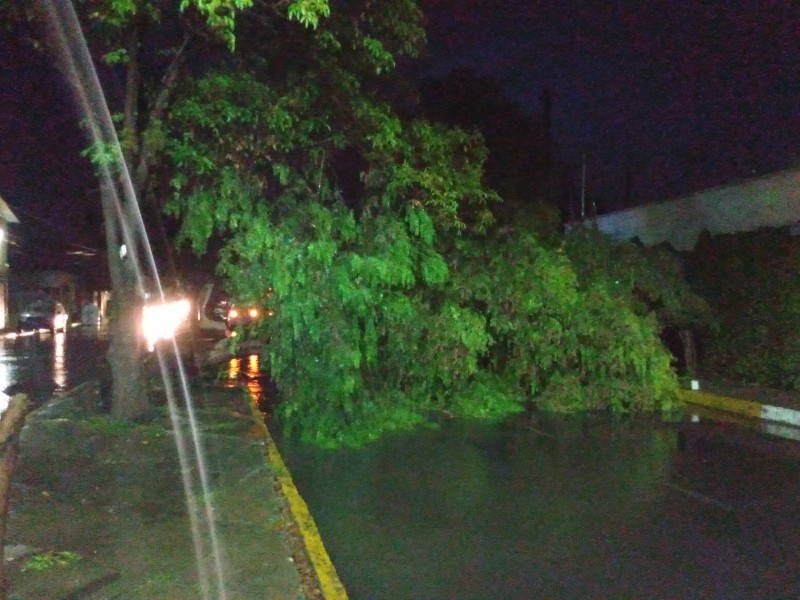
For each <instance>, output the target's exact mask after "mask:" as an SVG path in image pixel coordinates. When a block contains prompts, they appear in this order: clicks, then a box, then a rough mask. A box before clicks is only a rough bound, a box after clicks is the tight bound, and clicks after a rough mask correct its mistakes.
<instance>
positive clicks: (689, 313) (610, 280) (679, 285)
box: [566, 226, 710, 330]
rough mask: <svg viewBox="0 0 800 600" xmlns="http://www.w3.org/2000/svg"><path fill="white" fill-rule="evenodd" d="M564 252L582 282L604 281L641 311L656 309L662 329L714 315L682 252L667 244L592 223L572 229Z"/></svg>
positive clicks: (698, 322)
mask: <svg viewBox="0 0 800 600" xmlns="http://www.w3.org/2000/svg"><path fill="white" fill-rule="evenodd" d="M566 251H567V254H568V255H569V257H570V260H572V263H573V264H574V265H575V267H576V269H577V272H578V277H579V279H580V281H581V284H582V285H583V286H590V285H592V284H595V283H600V284H602V285H603V286H605V287H606V288H608V289H609V290H611V291H612V293H614V294H615V295H617V296H619V297H622V298H628V299H629V300H630V303H631V307H632V308H633V310H634V311H635V312H636V313H637V314H640V315H648V314H650V313H651V312H652V313H654V314H655V316H656V318H657V319H658V322H659V325H660V327H661V329H662V330H663V329H665V328H667V327H673V326H674V327H696V326H699V325H702V324H704V323H706V322H707V321H708V320H709V318H710V310H709V307H708V305H707V303H706V302H705V300H704V299H703V298H702V297H701V296H700V295H698V294H697V293H696V292H695V291H694V290H693V289H692V287H691V286H690V285H689V283H688V282H687V280H686V278H685V275H684V268H683V263H682V261H681V259H680V257H679V256H678V255H677V254H676V253H674V252H673V251H671V250H669V249H668V248H666V247H654V248H643V247H640V246H638V245H636V244H634V243H632V242H614V241H612V240H611V239H609V238H608V237H606V236H604V235H603V234H601V233H600V232H599V231H598V230H597V228H596V227H594V226H591V227H576V228H574V229H573V230H572V231H570V233H569V234H568V235H567V237H566Z"/></svg>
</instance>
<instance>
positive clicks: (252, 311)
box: [248, 308, 258, 319]
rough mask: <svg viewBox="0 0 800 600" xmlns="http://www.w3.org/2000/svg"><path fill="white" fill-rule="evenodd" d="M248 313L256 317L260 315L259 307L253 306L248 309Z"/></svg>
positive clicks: (253, 317) (251, 316)
mask: <svg viewBox="0 0 800 600" xmlns="http://www.w3.org/2000/svg"><path fill="white" fill-rule="evenodd" d="M248 314H249V315H250V318H252V319H255V318H256V317H258V309H257V308H251V309H250V310H249V311H248Z"/></svg>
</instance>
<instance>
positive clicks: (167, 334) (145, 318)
mask: <svg viewBox="0 0 800 600" xmlns="http://www.w3.org/2000/svg"><path fill="white" fill-rule="evenodd" d="M188 316H189V301H188V300H176V301H174V302H164V303H162V304H150V305H147V306H145V307H144V310H143V311H142V333H143V334H144V339H145V340H146V341H147V349H148V350H149V351H151V352H152V351H153V349H154V348H155V346H156V342H157V341H159V340H170V339H172V338H174V337H175V332H176V331H177V330H178V327H180V325H181V323H183V322H184V321H185V320H186V318H187V317H188Z"/></svg>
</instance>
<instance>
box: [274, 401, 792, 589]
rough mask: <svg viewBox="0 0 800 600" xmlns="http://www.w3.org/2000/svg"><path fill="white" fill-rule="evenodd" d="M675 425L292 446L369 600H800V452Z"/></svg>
mask: <svg viewBox="0 0 800 600" xmlns="http://www.w3.org/2000/svg"><path fill="white" fill-rule="evenodd" d="M681 427H682V425H680V424H676V423H664V422H658V421H652V420H643V419H640V420H635V419H634V420H627V421H625V420H612V419H609V418H608V417H573V418H564V417H553V416H545V415H542V416H534V417H532V418H528V419H518V420H515V421H511V422H507V423H504V424H495V425H492V424H486V423H467V422H459V421H446V422H444V423H443V427H442V429H441V430H440V431H430V430H422V431H417V432H414V433H411V434H403V435H395V436H392V437H390V438H388V439H386V440H384V441H383V442H381V443H378V444H374V445H372V446H369V447H367V448H364V449H361V450H341V451H319V450H314V449H312V448H309V447H304V446H301V445H299V444H297V443H295V442H292V441H291V440H285V439H284V440H281V441H280V442H279V446H280V447H281V451H282V453H283V454H284V458H285V459H286V462H287V464H288V466H289V468H290V470H291V471H292V474H293V476H294V478H295V482H296V484H297V486H298V488H299V490H300V492H301V494H302V495H303V496H304V498H305V499H306V501H307V503H308V505H309V508H310V510H311V512H312V514H313V516H314V518H315V520H316V522H317V525H318V527H319V529H320V531H321V534H322V537H323V540H324V541H325V544H326V546H327V548H328V551H329V553H330V556H331V559H332V560H333V562H334V564H335V566H336V568H337V571H338V573H339V576H340V578H341V579H342V582H343V584H344V585H345V587H346V588H347V590H348V593H349V594H350V597H351V598H353V599H354V600H363V599H376V600H378V599H386V600H389V599H391V600H403V599H409V600H411V599H419V598H437V599H438V598H457V599H464V600H471V599H475V600H478V599H509V600H512V599H520V600H522V599H526V600H527V599H536V598H548V599H565V600H566V599H569V600H576V599H583V598H586V599H589V598H591V599H597V598H643V599H645V598H646V599H656V598H664V599H672V598H676V599H678V598H680V599H686V598H719V599H726V600H734V599H752V598H773V599H777V598H786V599H789V598H800V580H798V577H799V575H800V570H799V567H800V501H798V491H799V490H800V468H799V467H800V463H799V462H798V460H797V458H796V457H797V453H796V448H797V442H788V441H783V440H777V439H765V438H763V437H762V436H759V435H758V434H756V433H755V432H749V431H746V430H742V429H739V428H737V427H726V428H725V429H723V431H722V432H719V431H717V430H716V429H715V426H714V427H712V431H711V434H710V435H709V436H708V438H707V439H705V440H701V441H700V443H696V444H693V445H692V447H690V448H689V449H687V450H685V451H681V450H680V449H679V448H678V444H677V437H678V436H677V432H678V430H679V429H680V428H681Z"/></svg>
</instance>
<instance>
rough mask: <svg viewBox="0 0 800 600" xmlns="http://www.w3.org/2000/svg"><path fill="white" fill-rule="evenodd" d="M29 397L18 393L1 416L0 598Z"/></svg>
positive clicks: (1, 597)
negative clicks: (13, 487) (14, 481)
mask: <svg viewBox="0 0 800 600" xmlns="http://www.w3.org/2000/svg"><path fill="white" fill-rule="evenodd" d="M29 407H30V404H29V403H28V397H27V396H26V395H25V394H17V395H16V396H14V397H12V398H10V399H9V402H8V408H7V409H6V410H5V412H4V413H3V416H2V418H0V600H5V599H6V570H5V563H6V557H5V543H6V517H7V516H8V490H9V488H10V487H11V478H12V476H13V475H14V467H15V466H16V463H17V451H18V447H17V446H18V434H19V432H20V430H21V429H22V426H23V425H24V424H25V417H26V416H27V415H28V409H29Z"/></svg>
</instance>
